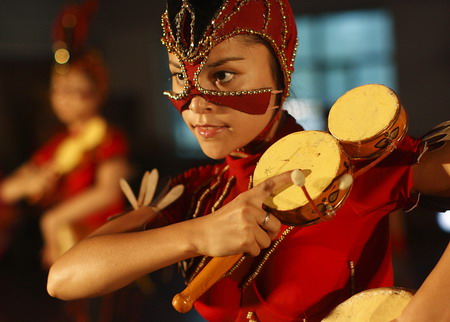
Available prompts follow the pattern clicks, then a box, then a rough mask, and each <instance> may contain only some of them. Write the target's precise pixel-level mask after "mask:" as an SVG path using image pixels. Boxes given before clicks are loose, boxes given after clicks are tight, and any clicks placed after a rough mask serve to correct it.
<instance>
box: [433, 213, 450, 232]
mask: <svg viewBox="0 0 450 322" xmlns="http://www.w3.org/2000/svg"><path fill="white" fill-rule="evenodd" d="M436 215H437V216H436V220H437V223H438V226H439V228H441V229H442V230H443V231H445V232H447V233H450V210H447V211H446V212H438V213H437V214H436Z"/></svg>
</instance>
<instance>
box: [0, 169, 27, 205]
mask: <svg viewBox="0 0 450 322" xmlns="http://www.w3.org/2000/svg"><path fill="white" fill-rule="evenodd" d="M25 167H26V166H22V167H21V168H19V169H18V170H17V171H16V172H14V173H13V174H12V175H10V176H9V177H6V178H5V179H4V180H2V181H1V182H0V199H1V200H2V201H3V202H4V203H7V204H11V203H15V202H17V201H19V200H20V199H22V198H24V197H25V196H26V195H27V190H26V188H27V186H28V185H27V178H26V176H25V172H26V168H25Z"/></svg>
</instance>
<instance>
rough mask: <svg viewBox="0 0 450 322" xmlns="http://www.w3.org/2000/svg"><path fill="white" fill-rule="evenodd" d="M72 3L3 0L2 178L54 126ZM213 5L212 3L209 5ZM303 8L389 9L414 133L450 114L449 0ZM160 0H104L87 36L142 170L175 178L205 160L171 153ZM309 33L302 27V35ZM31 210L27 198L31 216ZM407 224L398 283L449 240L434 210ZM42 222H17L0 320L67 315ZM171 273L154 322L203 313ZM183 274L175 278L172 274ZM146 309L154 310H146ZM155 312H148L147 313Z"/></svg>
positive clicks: (413, 283)
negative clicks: (179, 309)
mask: <svg viewBox="0 0 450 322" xmlns="http://www.w3.org/2000/svg"><path fill="white" fill-rule="evenodd" d="M65 3H67V1H63V0H47V1H35V0H22V1H12V0H3V1H1V2H0V174H7V173H9V172H10V171H12V170H13V169H14V168H16V167H17V166H18V165H19V164H20V163H22V162H23V161H25V160H26V159H27V157H29V156H30V154H31V153H32V152H33V151H34V150H35V149H36V148H37V147H38V146H39V145H40V144H42V143H43V142H45V140H46V139H47V138H48V137H49V135H50V134H51V133H52V131H53V129H54V128H55V126H56V125H57V122H56V120H55V119H54V117H53V116H52V113H51V111H50V108H49V106H48V101H47V90H48V88H47V86H48V75H49V69H50V64H51V62H52V53H51V37H50V34H51V26H52V23H53V19H54V18H55V16H56V15H57V13H58V11H59V10H60V8H61V7H62V5H63V4H65ZM205 3H207V1H206V2H205ZM292 5H293V8H294V10H295V12H296V13H299V14H321V13H325V12H333V11H341V10H351V9H364V8H386V9H388V10H390V11H391V12H392V14H393V17H394V19H395V47H396V54H395V60H396V66H397V79H398V93H399V95H400V98H401V101H402V103H403V105H404V106H405V108H406V110H407V112H408V116H409V132H410V134H412V135H416V136H417V135H420V134H422V133H424V132H425V131H426V130H428V129H430V128H431V127H432V126H434V125H435V124H437V123H439V122H441V121H443V120H448V119H450V106H449V102H450V90H449V88H450V87H449V85H450V2H449V1H447V0H427V1H425V0H422V1H419V0H392V1H379V0H378V1H377V0H366V1H360V0H359V1H358V0H347V1H334V0H321V1H297V0H296V1H292ZM163 10H164V2H163V1H162V0H157V1H156V0H152V1H149V0H145V1H144V0H133V1H125V0H116V1H112V0H105V1H103V2H102V3H101V7H100V10H99V12H98V13H97V15H96V16H95V19H94V20H93V22H92V24H91V31H90V37H89V43H90V44H91V45H93V46H95V47H97V48H99V49H100V50H101V51H102V52H103V54H104V56H105V60H106V62H107V64H108V66H109V68H110V72H111V95H110V99H109V101H108V105H107V106H108V107H107V108H106V109H105V111H104V112H105V114H106V115H107V117H108V118H109V119H110V120H111V121H113V122H114V123H116V124H118V125H119V126H121V127H122V128H123V129H124V130H125V131H126V133H127V135H128V138H129V140H130V144H131V155H130V160H131V162H132V164H133V166H134V168H135V173H136V176H138V175H139V174H140V173H142V171H144V170H147V169H152V168H158V169H159V170H160V172H161V173H162V174H164V175H170V174H176V173H178V172H180V171H181V170H184V169H186V168H187V167H189V166H191V165H194V164H197V163H199V162H201V161H203V160H186V159H179V158H177V157H174V155H175V150H174V133H173V131H172V127H171V126H170V124H171V123H170V122H171V120H172V118H173V113H174V111H173V108H170V107H169V105H168V103H167V100H166V98H165V97H163V96H162V94H161V93H162V91H163V90H164V89H166V87H167V82H166V81H164V80H165V79H166V78H167V77H168V72H167V67H166V54H165V50H164V48H163V47H162V45H161V44H160V41H159V38H160V35H161V31H160V22H161V20H160V14H161V13H162V11H163ZM299 35H300V37H301V30H299ZM26 207H27V206H26V205H20V208H21V210H20V212H24V210H23V209H26ZM404 219H405V227H406V241H407V243H406V245H404V247H402V248H400V249H399V252H397V253H396V256H395V260H396V266H397V272H396V278H397V285H399V286H405V287H410V288H417V287H418V286H419V285H420V283H421V282H422V281H423V279H424V277H425V276H426V274H427V273H428V272H429V271H430V269H431V268H432V267H433V266H434V264H435V263H436V261H437V259H438V258H439V254H440V253H441V252H442V250H443V249H444V248H445V246H446V244H447V243H448V239H449V238H448V237H449V235H448V234H447V233H444V232H442V231H440V230H439V229H438V227H437V225H436V223H435V216H434V213H433V212H432V211H428V210H425V209H416V210H414V211H413V212H411V213H408V214H407V215H406V217H404ZM39 249H40V236H39V231H38V227H37V220H36V218H35V217H32V216H31V218H30V217H29V216H28V217H27V218H22V217H21V220H19V223H18V227H16V233H15V235H14V238H13V242H12V245H11V247H10V249H9V250H8V251H7V252H6V254H4V255H0V256H2V257H0V322H3V321H5V322H10V321H39V320H41V321H59V319H60V318H59V315H58V314H59V310H60V304H61V303H60V301H58V300H54V299H51V298H50V297H49V296H48V295H47V294H46V292H45V280H46V272H45V271H43V270H42V269H41V268H40V266H39ZM172 273H173V270H166V271H163V272H158V273H155V274H154V277H153V279H154V280H155V281H156V283H157V287H156V291H155V292H154V293H152V294H151V295H149V296H147V297H146V301H147V302H146V304H145V307H146V313H145V318H146V320H147V321H151V320H154V321H182V320H191V321H192V320H195V319H196V315H195V314H191V315H188V316H182V315H178V314H176V313H174V312H173V309H172V308H171V306H170V299H171V297H172V296H173V294H174V293H176V292H178V291H180V290H181V288H180V287H181V286H180V284H179V280H177V279H175V278H172V279H171V278H169V277H170V276H172V275H174V274H172ZM175 275H176V274H175ZM147 311H148V312H147ZM151 311H152V312H153V313H149V312H151Z"/></svg>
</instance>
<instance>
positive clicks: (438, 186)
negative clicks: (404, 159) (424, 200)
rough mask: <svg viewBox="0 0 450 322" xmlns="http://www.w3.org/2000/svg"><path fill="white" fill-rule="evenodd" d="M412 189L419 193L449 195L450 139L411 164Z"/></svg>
mask: <svg viewBox="0 0 450 322" xmlns="http://www.w3.org/2000/svg"><path fill="white" fill-rule="evenodd" d="M413 183H414V189H415V190H417V191H418V192H420V193H423V194H427V195H434V196H440V197H450V141H449V142H447V144H446V145H445V146H443V147H442V148H440V149H438V150H435V151H431V152H430V151H428V152H426V153H425V155H424V156H423V157H422V158H421V159H420V163H419V164H416V165H414V166H413Z"/></svg>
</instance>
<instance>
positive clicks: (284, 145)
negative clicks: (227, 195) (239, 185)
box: [253, 131, 352, 225]
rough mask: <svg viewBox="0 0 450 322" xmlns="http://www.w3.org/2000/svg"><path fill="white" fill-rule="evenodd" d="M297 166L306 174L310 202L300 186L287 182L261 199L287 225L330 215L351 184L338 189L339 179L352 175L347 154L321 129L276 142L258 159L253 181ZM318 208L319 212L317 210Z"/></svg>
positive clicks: (299, 133) (260, 180)
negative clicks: (263, 199)
mask: <svg viewBox="0 0 450 322" xmlns="http://www.w3.org/2000/svg"><path fill="white" fill-rule="evenodd" d="M293 169H300V170H302V172H303V173H304V174H305V176H306V177H305V185H304V187H305V189H306V190H307V192H308V193H309V196H310V197H311V199H312V200H313V201H314V205H315V206H316V207H314V205H312V204H311V203H310V202H309V201H308V199H307V197H306V195H305V193H304V192H303V191H302V189H301V188H300V187H298V186H296V185H293V184H290V185H288V186H285V187H283V188H282V189H280V190H279V191H275V192H274V193H273V195H272V196H270V197H269V198H267V199H266V200H265V201H264V205H263V208H265V209H266V210H267V211H269V212H271V213H273V214H274V215H275V216H276V217H277V218H278V219H279V220H280V221H281V222H282V223H284V224H287V225H308V224H313V223H316V222H318V221H320V219H323V216H325V217H331V216H333V215H334V213H335V211H336V210H337V209H338V208H339V207H340V206H341V205H342V203H343V201H344V200H345V198H346V197H347V195H348V193H349V191H350V188H351V185H350V186H348V187H346V188H345V189H343V190H340V186H339V179H340V178H341V177H342V176H343V175H344V174H351V171H352V170H351V166H350V162H349V159H348V157H347V155H346V154H345V153H344V152H343V150H342V148H341V146H340V144H339V142H338V141H337V140H336V139H335V138H334V137H333V136H331V135H330V134H329V133H326V132H322V131H300V132H295V133H292V134H290V135H288V136H286V137H284V138H282V139H280V140H279V141H277V142H275V143H274V144H273V145H272V146H271V147H270V148H269V149H267V151H266V152H265V153H264V154H263V156H262V157H261V159H260V160H259V162H258V164H257V166H256V168H255V171H254V174H253V183H254V185H257V184H258V183H260V182H262V181H264V180H266V179H267V178H269V177H272V176H275V175H277V174H281V173H283V172H286V171H289V170H293ZM316 210H319V213H318V212H317V211H316Z"/></svg>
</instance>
